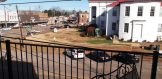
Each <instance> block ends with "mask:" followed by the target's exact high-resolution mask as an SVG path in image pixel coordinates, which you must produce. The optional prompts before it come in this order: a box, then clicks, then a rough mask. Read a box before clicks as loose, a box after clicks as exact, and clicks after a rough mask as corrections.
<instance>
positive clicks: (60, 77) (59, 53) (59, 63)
mask: <svg viewBox="0 0 162 79" xmlns="http://www.w3.org/2000/svg"><path fill="white" fill-rule="evenodd" d="M58 52H59V79H61V69H60V48H58Z"/></svg>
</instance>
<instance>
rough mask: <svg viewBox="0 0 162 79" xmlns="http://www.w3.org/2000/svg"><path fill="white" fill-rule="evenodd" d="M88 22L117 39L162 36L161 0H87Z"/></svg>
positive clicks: (151, 40) (139, 40) (139, 39)
mask: <svg viewBox="0 0 162 79" xmlns="http://www.w3.org/2000/svg"><path fill="white" fill-rule="evenodd" d="M89 7H90V17H89V21H90V22H91V23H96V24H97V25H98V26H99V27H100V28H101V29H103V30H105V31H106V35H107V36H110V35H114V34H115V35H116V34H117V35H118V36H119V39H123V40H125V41H127V40H132V41H133V42H134V41H138V42H142V41H149V42H153V41H155V40H157V39H159V38H160V37H162V2H161V0H89Z"/></svg>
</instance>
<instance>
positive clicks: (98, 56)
mask: <svg viewBox="0 0 162 79" xmlns="http://www.w3.org/2000/svg"><path fill="white" fill-rule="evenodd" d="M90 58H91V59H93V60H95V61H99V62H106V61H109V60H110V56H109V55H108V54H107V53H106V52H104V51H92V52H90Z"/></svg>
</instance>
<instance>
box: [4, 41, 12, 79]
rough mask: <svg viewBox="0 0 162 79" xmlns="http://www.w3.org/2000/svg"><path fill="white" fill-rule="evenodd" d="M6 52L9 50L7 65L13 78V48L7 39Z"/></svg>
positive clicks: (10, 77) (10, 78)
mask: <svg viewBox="0 0 162 79" xmlns="http://www.w3.org/2000/svg"><path fill="white" fill-rule="evenodd" d="M6 52H7V65H8V74H9V79H13V72H12V59H11V48H10V41H9V40H6Z"/></svg>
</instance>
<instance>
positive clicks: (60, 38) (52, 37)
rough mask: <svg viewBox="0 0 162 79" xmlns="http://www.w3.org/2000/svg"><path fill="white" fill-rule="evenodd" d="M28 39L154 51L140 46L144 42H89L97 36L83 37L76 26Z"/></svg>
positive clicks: (94, 46)
mask: <svg viewBox="0 0 162 79" xmlns="http://www.w3.org/2000/svg"><path fill="white" fill-rule="evenodd" d="M26 39H30V40H37V41H46V42H60V43H65V44H70V45H77V46H84V47H92V48H99V49H108V50H120V51H122V50H123V51H146V52H152V51H147V50H143V49H141V48H140V47H139V46H141V45H142V44H140V43H117V44H108V43H105V44H89V43H87V42H86V41H88V40H94V39H96V37H81V36H80V32H78V30H77V29H75V28H70V29H66V28H63V29H59V30H58V32H57V33H54V32H52V31H50V32H46V33H42V34H37V35H34V36H29V37H27V38H26ZM143 45H145V44H143Z"/></svg>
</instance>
